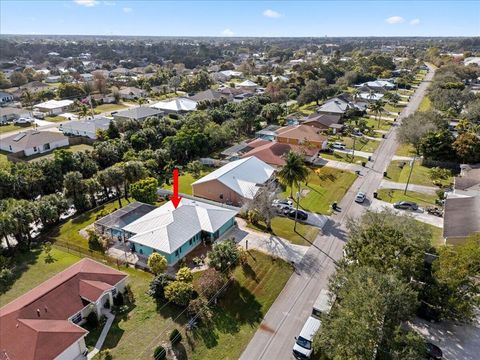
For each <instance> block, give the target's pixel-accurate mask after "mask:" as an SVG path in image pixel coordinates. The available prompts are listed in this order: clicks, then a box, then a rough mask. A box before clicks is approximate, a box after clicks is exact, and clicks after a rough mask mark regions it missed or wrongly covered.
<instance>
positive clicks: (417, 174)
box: [386, 160, 453, 186]
mask: <svg viewBox="0 0 480 360" xmlns="http://www.w3.org/2000/svg"><path fill="white" fill-rule="evenodd" d="M402 164H405V165H404V166H402V167H401V166H400V165H402ZM409 173H410V163H409V162H408V161H398V160H396V161H392V162H391V163H390V165H389V166H388V169H387V176H386V178H387V179H388V180H391V181H395V182H400V183H406V182H407V180H408V175H409ZM452 182H453V177H452V176H450V177H449V178H448V179H445V180H440V183H441V184H442V185H444V186H448V185H450V184H451V183H452ZM410 183H411V184H418V185H427V186H435V185H434V184H433V180H432V179H431V178H430V175H429V168H428V167H426V166H423V165H421V161H420V160H417V161H415V166H414V167H413V171H412V176H411V178H410Z"/></svg>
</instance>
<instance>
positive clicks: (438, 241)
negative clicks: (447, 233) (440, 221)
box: [425, 224, 445, 247]
mask: <svg viewBox="0 0 480 360" xmlns="http://www.w3.org/2000/svg"><path fill="white" fill-rule="evenodd" d="M425 225H426V226H427V227H428V228H429V229H430V230H431V231H432V245H433V246H435V247H440V246H443V245H445V239H444V238H443V229H442V228H439V227H436V226H433V225H430V224H425Z"/></svg>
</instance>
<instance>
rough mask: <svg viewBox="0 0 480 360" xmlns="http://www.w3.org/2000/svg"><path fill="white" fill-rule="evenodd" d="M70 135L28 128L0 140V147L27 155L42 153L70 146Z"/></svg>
mask: <svg viewBox="0 0 480 360" xmlns="http://www.w3.org/2000/svg"><path fill="white" fill-rule="evenodd" d="M68 144H69V142H68V137H66V136H65V135H63V134H62V133H60V132H57V131H38V130H26V131H22V132H19V133H18V134H14V135H11V136H8V137H4V138H3V139H2V140H1V141H0V149H1V150H3V151H7V152H10V153H17V152H23V153H24V155H25V156H31V155H35V154H42V153H45V152H49V151H52V150H54V149H56V148H60V147H63V146H68Z"/></svg>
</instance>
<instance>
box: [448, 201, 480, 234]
mask: <svg viewBox="0 0 480 360" xmlns="http://www.w3.org/2000/svg"><path fill="white" fill-rule="evenodd" d="M476 232H480V196H473V197H460V198H447V200H446V201H445V210H444V221H443V237H445V238H449V237H466V236H469V235H471V234H473V233H476Z"/></svg>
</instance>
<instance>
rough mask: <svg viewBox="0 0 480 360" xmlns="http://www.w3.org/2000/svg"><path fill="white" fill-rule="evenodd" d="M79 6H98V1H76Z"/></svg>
mask: <svg viewBox="0 0 480 360" xmlns="http://www.w3.org/2000/svg"><path fill="white" fill-rule="evenodd" d="M74 1H75V3H76V4H77V5H81V6H85V7H92V6H95V5H98V1H97V0H74Z"/></svg>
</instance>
